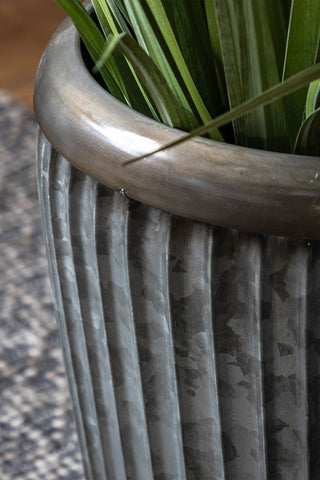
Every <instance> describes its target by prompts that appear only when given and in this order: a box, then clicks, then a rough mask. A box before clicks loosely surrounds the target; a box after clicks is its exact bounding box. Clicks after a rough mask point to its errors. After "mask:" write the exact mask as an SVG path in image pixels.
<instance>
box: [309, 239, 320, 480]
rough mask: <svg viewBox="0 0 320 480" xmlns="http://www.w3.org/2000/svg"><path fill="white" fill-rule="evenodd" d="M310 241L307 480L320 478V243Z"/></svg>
mask: <svg viewBox="0 0 320 480" xmlns="http://www.w3.org/2000/svg"><path fill="white" fill-rule="evenodd" d="M311 245H312V244H309V249H310V258H309V272H308V297H307V302H308V304H307V312H308V316H307V332H306V334H307V349H308V350H307V351H308V354H309V355H308V407H309V417H308V418H309V429H308V444H309V460H310V469H309V473H310V480H318V478H320V455H319V452H320V321H319V319H320V242H314V243H313V246H312V247H311Z"/></svg>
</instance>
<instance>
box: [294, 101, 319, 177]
mask: <svg viewBox="0 0 320 480" xmlns="http://www.w3.org/2000/svg"><path fill="white" fill-rule="evenodd" d="M295 153H297V154H300V155H314V156H318V157H319V156H320V108H318V109H317V110H316V111H315V112H313V113H312V114H311V115H309V117H308V118H307V119H306V120H305V121H304V122H303V124H302V126H301V128H300V131H299V133H298V136H297V141H296V147H295ZM319 168H320V159H319Z"/></svg>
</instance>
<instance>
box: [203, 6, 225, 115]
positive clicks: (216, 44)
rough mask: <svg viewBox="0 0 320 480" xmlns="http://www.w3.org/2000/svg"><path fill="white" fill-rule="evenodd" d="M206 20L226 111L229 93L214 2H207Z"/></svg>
mask: <svg viewBox="0 0 320 480" xmlns="http://www.w3.org/2000/svg"><path fill="white" fill-rule="evenodd" d="M205 9H206V18H207V25H208V32H209V38H210V43H211V50H210V52H211V55H212V56H213V60H214V68H215V72H216V78H217V84H218V87H219V92H220V96H221V102H222V105H223V109H224V110H228V109H229V100H228V92H227V86H226V76H225V73H224V68H223V58H222V50H221V42H220V37H219V30H218V24H217V16H216V8H215V4H214V0H205Z"/></svg>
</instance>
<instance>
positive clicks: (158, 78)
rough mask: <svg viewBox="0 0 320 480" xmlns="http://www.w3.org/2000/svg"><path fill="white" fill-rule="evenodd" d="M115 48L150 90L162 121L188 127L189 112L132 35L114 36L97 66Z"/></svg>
mask: <svg viewBox="0 0 320 480" xmlns="http://www.w3.org/2000/svg"><path fill="white" fill-rule="evenodd" d="M115 49H117V50H118V51H119V52H120V53H121V54H122V55H124V56H125V57H126V58H127V60H128V61H129V62H130V64H131V65H132V66H133V68H134V71H135V73H136V75H137V77H138V78H139V81H140V82H141V84H142V85H143V88H144V90H145V91H146V92H148V94H149V95H150V97H151V99H152V101H153V103H154V105H155V106H156V108H157V111H158V112H159V115H160V118H161V120H162V122H163V123H165V124H167V125H170V126H175V125H179V126H180V128H183V129H187V128H188V125H189V123H190V120H189V119H188V116H187V115H188V112H185V111H184V110H183V109H182V107H181V106H180V105H179V103H178V102H177V100H176V98H175V96H174V95H173V93H172V91H171V90H170V87H169V85H168V84H167V83H166V80H165V78H164V77H163V75H162V73H161V72H160V71H159V69H158V67H157V66H156V65H155V64H154V62H153V61H152V60H151V58H150V57H149V56H148V55H147V54H146V52H145V51H144V50H143V49H142V48H141V47H140V45H138V43H137V42H136V41H135V40H134V39H133V38H132V37H131V36H130V35H127V34H125V33H122V34H118V35H117V36H114V37H113V38H112V39H111V40H110V42H109V43H108V45H107V48H106V49H105V52H104V54H103V55H102V57H101V59H100V62H99V64H98V65H97V66H101V65H102V64H103V62H104V61H105V60H106V59H107V58H108V57H109V56H110V55H111V54H112V52H113V51H114V50H115Z"/></svg>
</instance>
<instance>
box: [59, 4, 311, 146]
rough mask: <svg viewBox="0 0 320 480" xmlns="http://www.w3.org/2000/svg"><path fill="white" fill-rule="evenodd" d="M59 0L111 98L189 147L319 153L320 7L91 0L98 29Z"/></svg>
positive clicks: (77, 6) (81, 12)
mask: <svg viewBox="0 0 320 480" xmlns="http://www.w3.org/2000/svg"><path fill="white" fill-rule="evenodd" d="M56 1H57V3H59V4H60V5H61V6H62V7H63V8H64V9H65V10H66V12H67V13H68V14H69V15H70V17H71V18H72V20H73V22H74V24H75V25H76V27H77V28H78V30H79V33H80V35H81V38H82V40H83V42H84V44H85V46H86V48H87V49H88V51H89V53H90V55H91V57H92V59H93V61H94V63H95V65H96V69H97V70H99V71H100V74H101V76H102V78H103V80H104V82H105V84H106V88H107V89H108V90H109V92H110V93H111V94H112V95H114V96H115V97H116V98H118V99H119V100H121V101H123V102H125V103H126V104H127V105H129V106H130V107H132V108H134V109H136V110H138V111H140V112H141V113H143V114H145V115H148V116H151V117H153V118H155V119H156V120H159V121H161V122H163V123H165V124H167V125H170V126H173V127H177V128H180V129H183V130H185V131H187V132H191V134H189V135H186V136H184V137H183V141H185V140H186V139H188V138H190V137H191V136H195V135H202V134H206V133H208V134H209V135H210V137H211V138H212V139H214V140H219V141H226V142H229V143H236V144H239V145H243V146H248V147H254V148H261V149H265V150H273V151H278V152H289V153H294V152H298V153H302V154H306V155H319V154H320V108H319V105H318V96H319V90H320V80H319V78H320V63H317V61H319V60H320V58H319V57H320V55H319V36H320V0H92V5H93V8H94V11H95V14H96V17H97V23H95V22H94V20H93V19H92V17H90V15H89V14H88V13H87V11H86V9H85V8H84V7H83V5H82V3H81V2H80V0H56ZM181 141H182V140H179V142H181ZM179 142H175V144H177V143H179Z"/></svg>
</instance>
